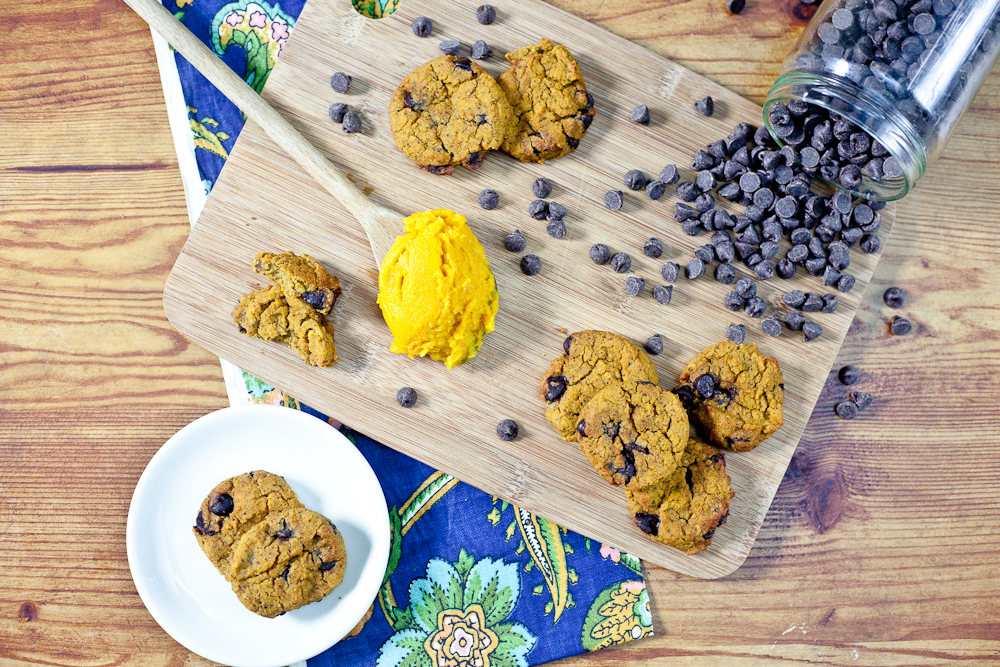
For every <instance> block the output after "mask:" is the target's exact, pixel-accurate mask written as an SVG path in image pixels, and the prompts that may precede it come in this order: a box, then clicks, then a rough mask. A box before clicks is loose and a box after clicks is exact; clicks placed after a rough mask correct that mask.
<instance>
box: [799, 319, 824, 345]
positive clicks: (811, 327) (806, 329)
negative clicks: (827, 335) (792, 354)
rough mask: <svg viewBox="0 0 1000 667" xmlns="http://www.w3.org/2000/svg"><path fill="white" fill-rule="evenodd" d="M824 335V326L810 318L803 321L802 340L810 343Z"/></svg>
mask: <svg viewBox="0 0 1000 667" xmlns="http://www.w3.org/2000/svg"><path fill="white" fill-rule="evenodd" d="M821 335H823V327H821V326H820V325H818V324H816V323H815V322H809V321H808V320H807V321H805V322H803V323H802V341H803V342H805V343H808V342H809V341H811V340H814V339H816V338H819V337H820V336H821Z"/></svg>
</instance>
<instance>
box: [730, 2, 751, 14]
mask: <svg viewBox="0 0 1000 667" xmlns="http://www.w3.org/2000/svg"><path fill="white" fill-rule="evenodd" d="M746 5H747V0H726V11H727V12H729V13H730V14H739V13H740V12H742V11H743V8H744V7H746Z"/></svg>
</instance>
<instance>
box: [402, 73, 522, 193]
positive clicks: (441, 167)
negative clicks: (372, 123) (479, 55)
mask: <svg viewBox="0 0 1000 667" xmlns="http://www.w3.org/2000/svg"><path fill="white" fill-rule="evenodd" d="M513 118H514V112H513V110H512V109H511V107H510V102H508V101H507V98H506V97H505V96H504V94H503V91H502V90H500V86H499V85H497V82H496V79H494V78H493V77H492V76H491V75H490V74H489V72H487V71H486V70H484V69H483V68H482V67H480V66H479V65H477V64H476V63H474V62H472V61H471V60H469V59H468V58H459V57H455V56H441V57H440V58H435V59H434V60H432V61H430V62H429V63H426V64H424V65H421V66H420V67H418V68H417V69H415V70H413V71H412V72H410V74H409V75H408V76H407V77H406V78H405V79H404V80H403V83H401V84H400V86H399V88H398V89H397V90H396V92H395V93H393V95H392V100H391V101H390V102H389V120H390V123H391V125H392V134H393V137H395V139H396V145H397V146H399V150H401V151H403V153H405V154H406V156H407V157H409V158H410V159H411V160H413V161H414V162H416V163H417V164H418V165H420V166H421V167H423V168H424V169H427V170H428V171H430V172H431V173H434V174H450V173H451V172H452V171H454V169H455V165H464V166H466V167H468V168H469V169H478V168H479V167H480V166H482V164H483V160H484V159H486V153H487V152H488V151H490V150H492V149H495V148H499V147H500V144H501V143H503V140H504V137H506V136H507V135H508V134H509V133H510V132H512V131H513Z"/></svg>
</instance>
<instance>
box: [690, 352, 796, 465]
mask: <svg viewBox="0 0 1000 667" xmlns="http://www.w3.org/2000/svg"><path fill="white" fill-rule="evenodd" d="M680 382H681V384H680V385H679V386H678V387H677V388H676V389H675V390H674V392H675V393H677V395H678V396H679V397H680V398H681V401H682V402H683V403H684V405H685V407H686V408H687V409H688V412H689V414H690V415H691V419H692V420H693V421H695V422H697V423H698V424H699V425H700V426H701V428H702V431H703V432H704V434H705V435H706V436H707V437H708V438H709V440H710V441H711V442H712V443H713V444H715V445H718V446H719V447H725V448H727V449H732V450H733V451H737V452H746V451H750V450H751V449H753V448H754V447H756V446H757V445H759V444H760V443H761V442H763V441H764V440H765V439H766V438H767V437H768V436H770V435H771V434H772V433H774V432H775V431H777V430H778V429H779V428H781V425H782V424H783V423H784V418H783V416H782V410H783V404H784V395H785V392H784V388H785V387H784V384H783V380H782V377H781V369H780V368H779V367H778V362H777V360H775V359H774V358H773V357H766V356H764V355H763V354H761V353H760V351H759V350H758V349H757V345H756V344H753V343H751V344H749V345H737V344H735V343H732V342H730V341H726V342H723V343H719V344H717V345H713V346H712V347H709V348H706V349H705V350H702V351H701V353H700V354H698V356H696V357H695V358H694V359H692V360H691V363H689V364H688V365H687V368H685V369H684V372H683V373H681V376H680Z"/></svg>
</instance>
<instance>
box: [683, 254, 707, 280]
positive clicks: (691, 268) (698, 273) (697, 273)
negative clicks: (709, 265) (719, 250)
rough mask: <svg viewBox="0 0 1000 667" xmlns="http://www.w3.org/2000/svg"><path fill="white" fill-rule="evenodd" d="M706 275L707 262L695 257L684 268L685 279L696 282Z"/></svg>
mask: <svg viewBox="0 0 1000 667" xmlns="http://www.w3.org/2000/svg"><path fill="white" fill-rule="evenodd" d="M703 275H705V262H703V261H701V260H700V259H698V258H697V257H694V258H692V259H691V261H689V262H688V263H687V266H686V267H684V277H685V278H687V279H688V280H696V279H698V278H700V277H702V276H703Z"/></svg>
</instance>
